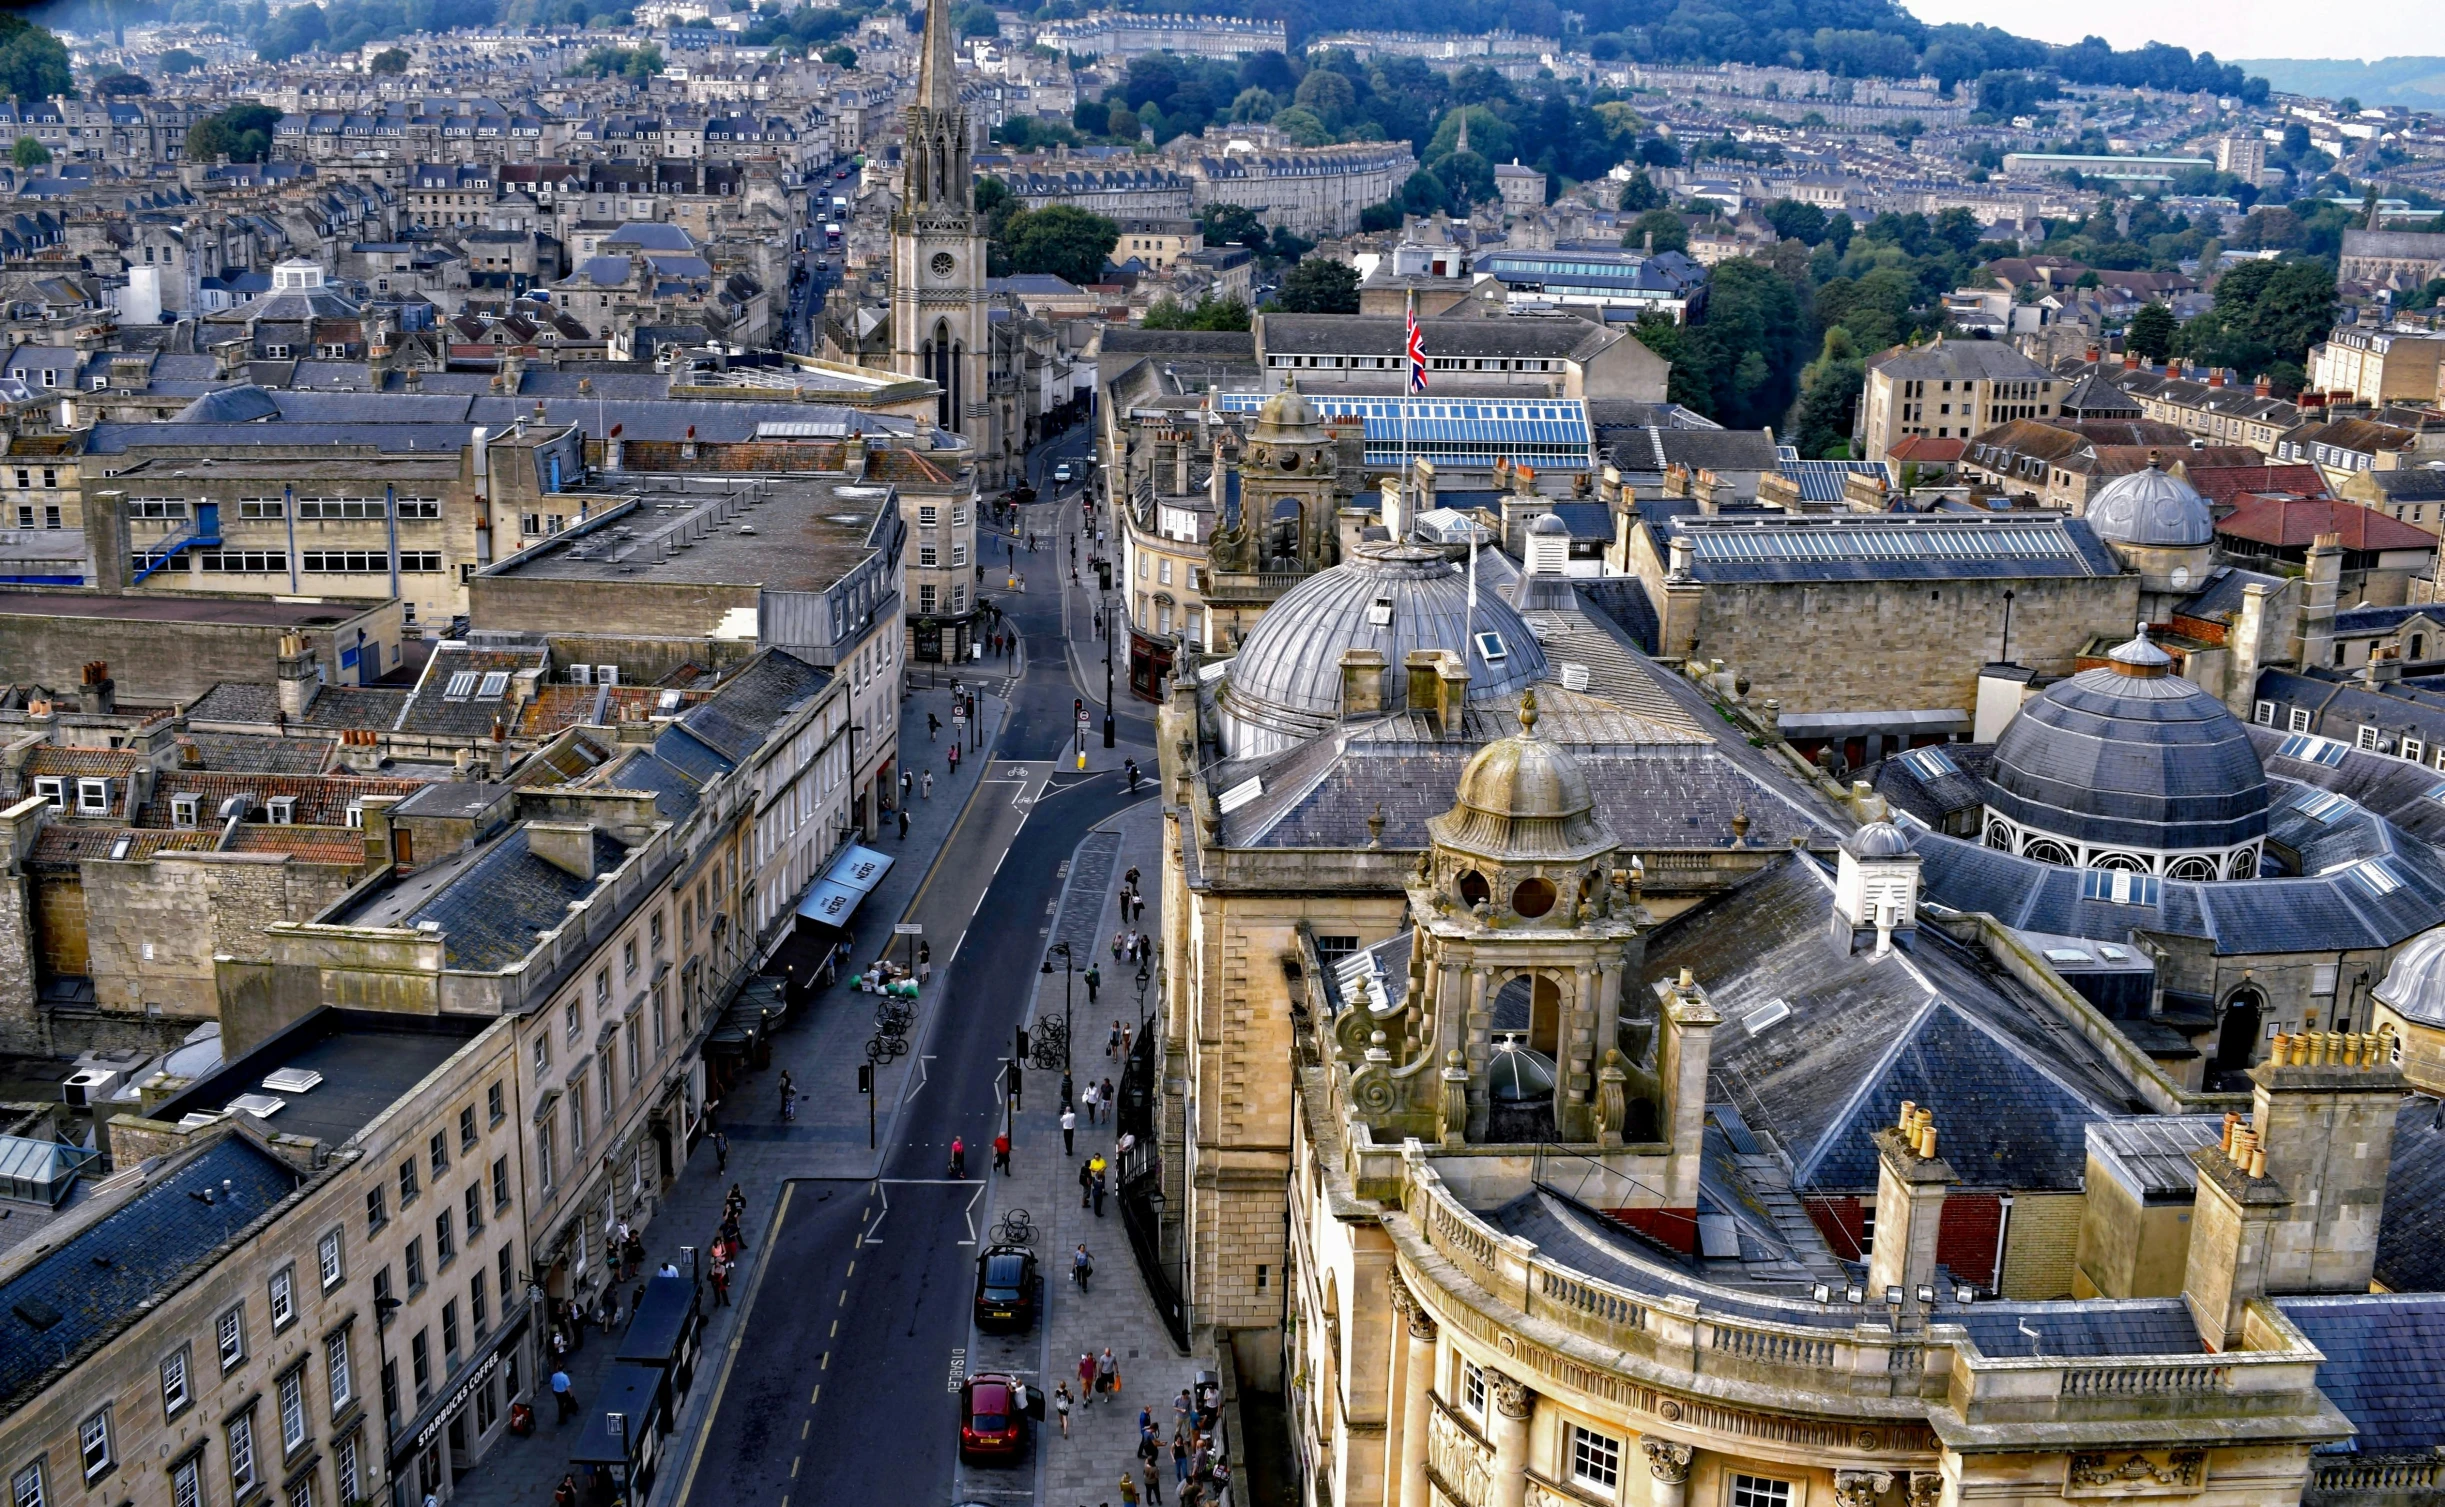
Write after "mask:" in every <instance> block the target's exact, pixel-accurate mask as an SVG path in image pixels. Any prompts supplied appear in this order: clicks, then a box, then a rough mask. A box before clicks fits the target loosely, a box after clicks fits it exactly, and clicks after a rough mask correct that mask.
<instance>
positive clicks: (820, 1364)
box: [815, 1350, 832, 1371]
mask: <svg viewBox="0 0 2445 1507" xmlns="http://www.w3.org/2000/svg"><path fill="white" fill-rule="evenodd" d="M815 1369H816V1370H818V1371H829V1370H831V1369H832V1352H831V1351H829V1350H826V1351H825V1352H824V1353H823V1359H822V1360H819V1361H817V1362H816V1363H815Z"/></svg>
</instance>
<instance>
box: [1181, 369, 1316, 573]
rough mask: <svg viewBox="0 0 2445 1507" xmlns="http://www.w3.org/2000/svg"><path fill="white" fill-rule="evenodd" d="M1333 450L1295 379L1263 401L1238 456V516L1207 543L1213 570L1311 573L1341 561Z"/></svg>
mask: <svg viewBox="0 0 2445 1507" xmlns="http://www.w3.org/2000/svg"><path fill="white" fill-rule="evenodd" d="M1334 448H1335V447H1334V443H1333V436H1332V434H1331V433H1330V432H1328V431H1327V430H1326V429H1325V427H1324V424H1323V421H1322V420H1320V419H1319V418H1318V417H1317V415H1316V410H1315V407H1314V405H1312V404H1310V403H1309V402H1308V400H1307V397H1306V395H1305V394H1303V393H1301V392H1300V391H1299V384H1298V382H1297V380H1296V379H1293V380H1292V381H1291V382H1290V384H1289V385H1287V386H1285V387H1284V388H1283V389H1282V390H1281V391H1280V392H1278V393H1275V394H1274V395H1273V396H1272V397H1270V398H1268V399H1266V400H1265V406H1264V407H1262V408H1260V409H1258V410H1257V416H1256V423H1255V424H1254V425H1252V426H1251V427H1250V428H1249V431H1248V443H1247V447H1246V448H1245V449H1244V450H1243V451H1242V452H1241V459H1240V505H1239V519H1238V521H1237V522H1236V523H1234V524H1232V525H1230V526H1229V527H1227V528H1226V529H1224V530H1221V531H1218V532H1217V534H1216V536H1215V538H1214V539H1213V541H1212V545H1211V548H1212V550H1213V558H1214V564H1215V566H1216V568H1217V569H1222V570H1271V571H1310V570H1322V569H1324V568H1325V567H1327V566H1330V565H1338V564H1339V563H1341V542H1340V539H1339V537H1338V536H1337V535H1336V533H1335V532H1334V526H1333V525H1334V517H1335V514H1336V512H1337V511H1338V510H1339V508H1340V505H1341V503H1340V498H1339V496H1338V495H1337V493H1336V486H1335V477H1336V475H1337V473H1338V471H1339V469H1340V466H1339V462H1338V460H1337V459H1336V457H1335V453H1334Z"/></svg>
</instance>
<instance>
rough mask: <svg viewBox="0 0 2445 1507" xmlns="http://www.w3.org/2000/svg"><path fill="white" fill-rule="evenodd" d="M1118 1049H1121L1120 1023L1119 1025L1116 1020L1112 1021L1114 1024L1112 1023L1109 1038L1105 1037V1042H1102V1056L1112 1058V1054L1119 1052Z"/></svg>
mask: <svg viewBox="0 0 2445 1507" xmlns="http://www.w3.org/2000/svg"><path fill="white" fill-rule="evenodd" d="M1120 1049H1121V1023H1120V1022H1119V1021H1117V1020H1116V1021H1114V1022H1113V1023H1112V1034H1111V1036H1109V1037H1107V1038H1106V1039H1105V1041H1104V1055H1105V1056H1107V1057H1110V1056H1112V1055H1113V1054H1114V1053H1116V1052H1118V1051H1120Z"/></svg>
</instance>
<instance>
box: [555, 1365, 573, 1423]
mask: <svg viewBox="0 0 2445 1507" xmlns="http://www.w3.org/2000/svg"><path fill="white" fill-rule="evenodd" d="M552 1401H553V1403H554V1404H555V1405H556V1406H557V1407H558V1408H559V1409H560V1416H558V1417H556V1418H554V1419H553V1420H552V1422H553V1423H555V1424H562V1423H566V1422H568V1421H569V1418H570V1415H571V1414H573V1413H576V1412H578V1411H579V1409H578V1406H577V1393H576V1391H575V1390H574V1389H573V1388H571V1387H570V1385H569V1373H568V1372H566V1371H555V1372H553V1373H552Z"/></svg>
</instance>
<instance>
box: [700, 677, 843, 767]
mask: <svg viewBox="0 0 2445 1507" xmlns="http://www.w3.org/2000/svg"><path fill="white" fill-rule="evenodd" d="M831 680H832V673H831V672H830V671H829V670H822V669H818V668H816V667H815V666H813V665H811V664H808V663H807V662H806V661H804V660H802V659H798V658H796V657H794V656H792V655H790V654H787V653H784V652H782V651H781V650H779V649H774V650H770V651H768V652H766V653H763V654H759V655H757V656H756V658H755V659H754V660H753V661H752V662H751V663H749V664H748V665H747V666H746V667H745V668H743V669H741V670H739V671H738V672H737V673H736V674H734V675H732V676H731V677H730V678H729V679H728V680H726V681H724V682H722V685H721V688H720V689H719V690H716V691H715V692H714V693H713V696H712V698H711V699H710V700H707V701H703V702H699V703H698V704H697V705H696V706H695V707H694V708H692V709H690V710H689V711H688V713H687V714H686V715H685V716H683V717H681V718H680V719H679V720H680V723H681V725H683V726H685V727H686V728H687V730H688V731H689V732H690V733H692V734H694V735H695V736H696V737H698V738H701V739H703V740H704V741H705V743H706V744H707V745H708V746H710V747H712V748H714V749H716V750H717V751H719V752H720V753H721V754H723V755H724V756H725V757H726V758H728V759H729V761H730V762H731V763H732V764H734V765H735V764H738V763H740V762H742V761H743V760H745V759H746V758H747V756H748V755H749V754H752V753H754V752H755V751H756V749H757V748H759V747H761V746H762V744H763V742H764V740H765V738H766V737H767V736H769V735H770V734H771V732H772V729H773V725H774V724H775V723H777V722H779V721H780V720H781V719H782V718H784V717H786V716H788V715H789V713H790V711H791V709H793V708H795V707H799V706H803V705H805V704H806V702H807V700H808V699H809V698H810V697H813V696H815V695H817V694H819V693H820V692H821V691H822V690H823V688H824V687H825V686H826V685H828V684H830V683H831Z"/></svg>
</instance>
